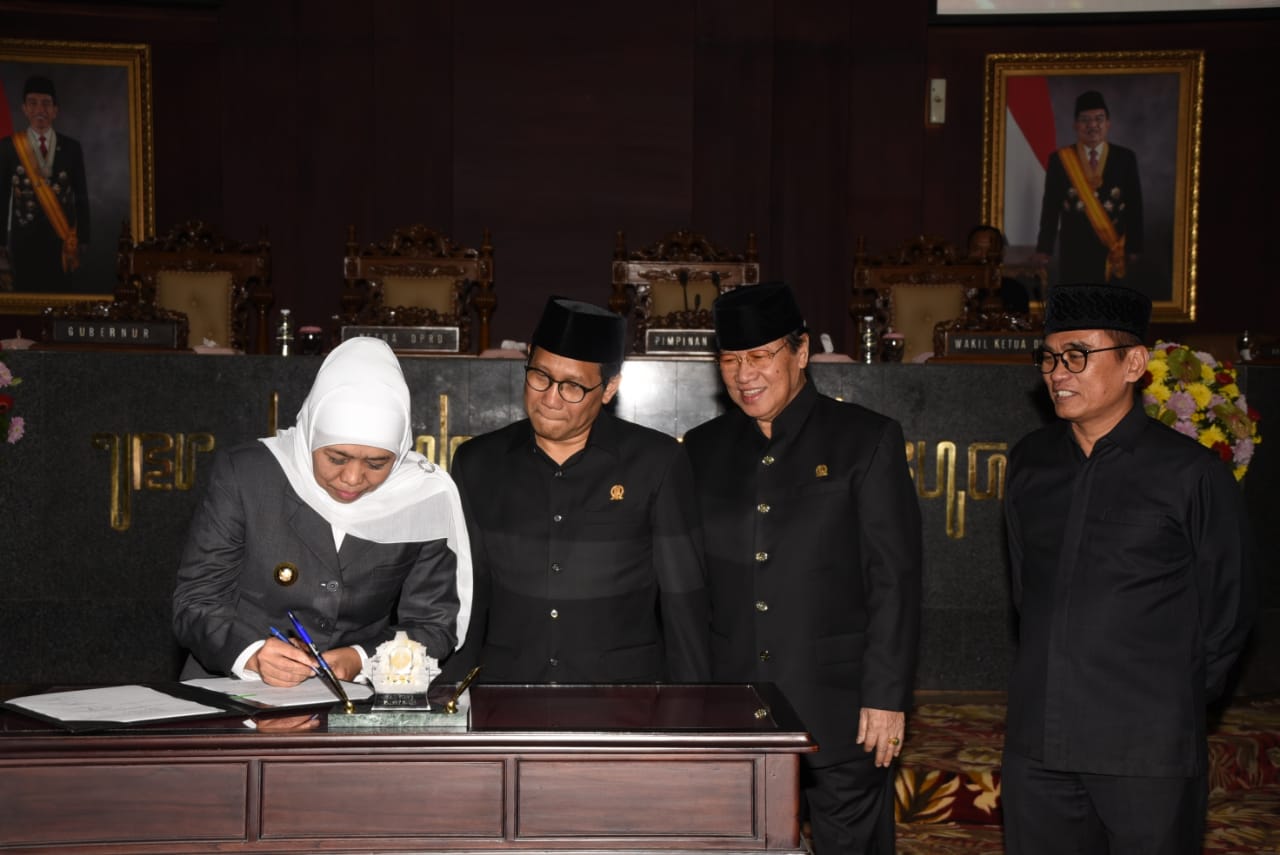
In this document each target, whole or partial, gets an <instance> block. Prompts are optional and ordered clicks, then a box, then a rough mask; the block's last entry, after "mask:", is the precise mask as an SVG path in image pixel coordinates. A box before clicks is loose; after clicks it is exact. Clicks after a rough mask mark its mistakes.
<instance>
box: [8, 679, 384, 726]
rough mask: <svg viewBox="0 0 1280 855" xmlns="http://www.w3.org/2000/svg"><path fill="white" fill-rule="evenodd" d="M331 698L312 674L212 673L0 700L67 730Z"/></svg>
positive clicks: (357, 691)
mask: <svg viewBox="0 0 1280 855" xmlns="http://www.w3.org/2000/svg"><path fill="white" fill-rule="evenodd" d="M343 687H344V688H345V689H346V690H347V695H348V697H350V698H352V699H357V698H366V697H369V696H370V695H372V694H373V690H372V689H370V688H369V687H368V686H364V685H360V684H356V683H344V684H343ZM335 703H338V700H337V698H335V697H334V695H333V692H332V691H330V690H329V688H328V687H327V686H326V685H325V684H324V683H323V682H321V681H320V680H318V679H316V678H314V677H312V678H310V679H308V680H304V681H303V682H302V683H300V684H299V685H297V686H293V687H290V688H281V687H278V686H268V685H267V684H265V683H260V682H256V681H252V680H236V679H233V678H222V677H215V678H208V679H202V680H191V681H188V682H186V683H165V684H158V685H151V686H140V685H125V686H101V687H98V688H94V689H74V690H71V691H61V692H45V693H44V694H39V695H26V696H24V697H21V698H10V699H9V700H8V701H6V702H4V704H2V706H5V707H7V708H9V709H11V710H15V711H17V712H21V713H25V714H27V715H31V716H34V717H36V718H39V719H43V720H45V721H49V722H53V723H54V724H58V725H62V726H63V727H65V728H67V729H69V730H77V731H83V730H104V729H109V728H113V727H126V726H129V725H134V724H148V723H154V722H166V721H182V720H185V719H196V718H209V717H213V716H225V715H243V714H245V713H253V712H258V711H260V710H264V709H284V708H288V707H321V706H329V705H332V704H335Z"/></svg>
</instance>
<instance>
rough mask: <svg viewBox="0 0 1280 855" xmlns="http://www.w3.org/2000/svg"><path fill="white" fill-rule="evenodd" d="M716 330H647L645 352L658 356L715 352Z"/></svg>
mask: <svg viewBox="0 0 1280 855" xmlns="http://www.w3.org/2000/svg"><path fill="white" fill-rule="evenodd" d="M715 350H716V333H715V330H645V333H644V352H645V353H646V354H649V355H657V356H664V355H667V356H680V355H684V354H702V353H715Z"/></svg>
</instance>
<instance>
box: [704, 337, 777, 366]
mask: <svg viewBox="0 0 1280 855" xmlns="http://www.w3.org/2000/svg"><path fill="white" fill-rule="evenodd" d="M786 346H787V343H786V342H785V341H784V342H783V343H782V344H780V345H778V346H777V347H776V348H774V349H773V350H751V351H748V352H747V353H745V354H742V355H739V354H736V353H722V354H720V370H721V371H734V370H736V369H737V368H738V366H740V365H741V364H742V363H744V362H745V363H747V364H748V365H750V366H751V367H752V368H754V369H756V370H757V371H763V370H764V369H766V368H768V367H769V366H770V365H772V364H773V358H774V357H775V356H777V355H778V353H779V351H781V350H782V348H784V347H786Z"/></svg>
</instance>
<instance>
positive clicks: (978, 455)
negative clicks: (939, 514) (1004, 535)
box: [906, 439, 1009, 540]
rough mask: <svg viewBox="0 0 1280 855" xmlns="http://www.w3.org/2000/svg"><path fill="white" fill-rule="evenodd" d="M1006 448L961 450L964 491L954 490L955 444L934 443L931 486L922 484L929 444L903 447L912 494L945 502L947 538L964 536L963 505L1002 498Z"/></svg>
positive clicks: (982, 446) (994, 444) (980, 446)
mask: <svg viewBox="0 0 1280 855" xmlns="http://www.w3.org/2000/svg"><path fill="white" fill-rule="evenodd" d="M1008 449H1009V444H1008V443H1006V442H974V443H970V444H969V446H968V448H967V449H966V450H965V462H966V472H965V484H966V486H967V487H968V489H967V490H957V489H956V461H957V460H958V457H959V456H958V453H957V444H956V443H954V442H952V441H950V440H945V439H944V440H941V441H939V442H937V443H935V451H934V467H933V469H934V485H933V486H932V487H930V486H929V485H928V484H927V483H926V479H925V471H926V468H927V466H928V461H929V443H928V442H926V441H924V440H917V441H916V442H908V443H907V444H906V455H907V465H908V467H909V468H910V470H911V477H912V478H913V479H914V480H915V482H916V493H917V494H918V495H919V496H920V498H922V499H945V501H946V508H945V517H944V519H945V527H946V532H947V537H950V538H954V539H956V540H959V539H961V538H963V537H964V533H965V503H966V501H967V500H968V499H970V498H972V499H974V500H975V501H982V500H985V499H1003V498H1004V480H1005V469H1006V468H1007V466H1008V455H1006V454H1005V453H1004V452H1006V451H1008ZM987 454H989V455H991V456H990V457H986V458H985V464H986V465H985V469H986V477H985V484H984V485H983V486H979V473H980V472H981V471H982V469H983V468H984V467H983V465H982V464H983V462H984V460H983V457H982V455H987Z"/></svg>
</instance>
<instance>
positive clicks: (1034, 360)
mask: <svg viewBox="0 0 1280 855" xmlns="http://www.w3.org/2000/svg"><path fill="white" fill-rule="evenodd" d="M1131 347H1139V345H1136V344H1116V345H1112V346H1111V347H1093V348H1089V347H1066V348H1063V349H1062V352H1061V353H1058V352H1056V351H1052V350H1050V349H1049V348H1047V347H1045V346H1044V345H1041V346H1040V347H1037V348H1036V349H1035V350H1033V351H1031V364H1032V365H1034V366H1035V367H1036V368H1038V369H1039V370H1040V373H1041V374H1052V373H1053V372H1055V371H1057V370H1058V362H1059V361H1061V362H1062V367H1063V368H1065V369H1067V372H1068V373H1070V374H1083V373H1084V370H1085V369H1086V368H1088V367H1089V355H1090V354H1093V353H1106V352H1107V351H1108V350H1128V349H1129V348H1131ZM1068 353H1078V354H1080V356H1081V359H1083V362H1081V364H1080V370H1079V371H1076V370H1075V369H1074V368H1072V367H1071V363H1069V362H1067V354H1068ZM1046 356H1052V357H1053V365H1051V366H1049V370H1048V371H1045V370H1044V358H1045V357H1046Z"/></svg>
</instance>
